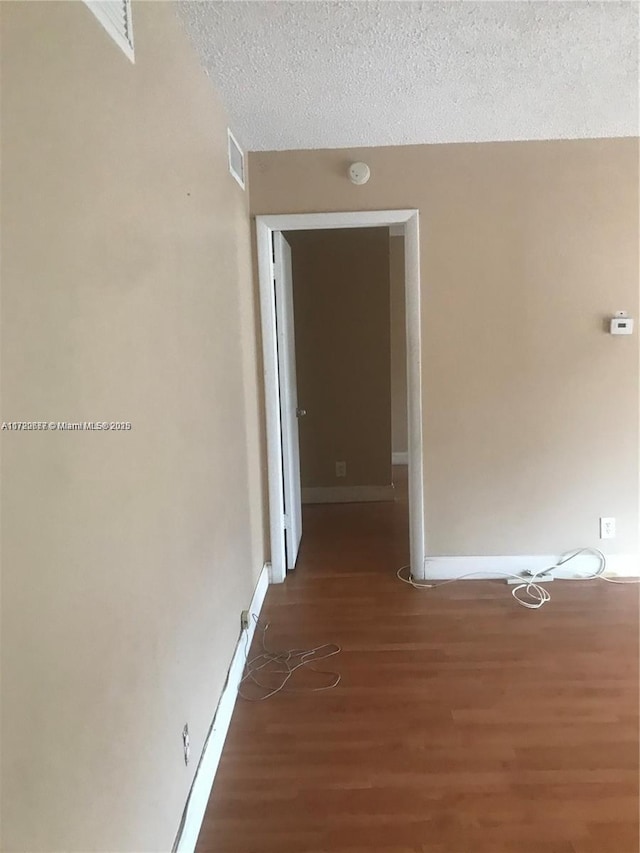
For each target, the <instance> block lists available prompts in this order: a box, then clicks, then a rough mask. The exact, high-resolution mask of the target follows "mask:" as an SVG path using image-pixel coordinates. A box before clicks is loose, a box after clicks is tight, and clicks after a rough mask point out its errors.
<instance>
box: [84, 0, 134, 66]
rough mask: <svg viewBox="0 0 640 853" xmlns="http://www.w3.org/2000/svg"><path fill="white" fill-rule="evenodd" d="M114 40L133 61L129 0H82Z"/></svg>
mask: <svg viewBox="0 0 640 853" xmlns="http://www.w3.org/2000/svg"><path fill="white" fill-rule="evenodd" d="M84 2H85V3H86V5H87V6H88V7H89V8H90V9H91V11H92V12H93V14H94V15H95V16H96V18H97V19H98V20H99V21H100V23H101V24H102V26H103V27H104V28H105V30H106V31H107V32H108V33H109V35H110V36H111V38H112V39H113V40H114V42H115V43H116V44H117V45H118V46H119V47H121V48H122V50H123V51H124V53H125V54H126V56H128V57H129V59H130V60H131V61H132V62H134V61H135V59H134V52H133V26H132V22H131V0H84Z"/></svg>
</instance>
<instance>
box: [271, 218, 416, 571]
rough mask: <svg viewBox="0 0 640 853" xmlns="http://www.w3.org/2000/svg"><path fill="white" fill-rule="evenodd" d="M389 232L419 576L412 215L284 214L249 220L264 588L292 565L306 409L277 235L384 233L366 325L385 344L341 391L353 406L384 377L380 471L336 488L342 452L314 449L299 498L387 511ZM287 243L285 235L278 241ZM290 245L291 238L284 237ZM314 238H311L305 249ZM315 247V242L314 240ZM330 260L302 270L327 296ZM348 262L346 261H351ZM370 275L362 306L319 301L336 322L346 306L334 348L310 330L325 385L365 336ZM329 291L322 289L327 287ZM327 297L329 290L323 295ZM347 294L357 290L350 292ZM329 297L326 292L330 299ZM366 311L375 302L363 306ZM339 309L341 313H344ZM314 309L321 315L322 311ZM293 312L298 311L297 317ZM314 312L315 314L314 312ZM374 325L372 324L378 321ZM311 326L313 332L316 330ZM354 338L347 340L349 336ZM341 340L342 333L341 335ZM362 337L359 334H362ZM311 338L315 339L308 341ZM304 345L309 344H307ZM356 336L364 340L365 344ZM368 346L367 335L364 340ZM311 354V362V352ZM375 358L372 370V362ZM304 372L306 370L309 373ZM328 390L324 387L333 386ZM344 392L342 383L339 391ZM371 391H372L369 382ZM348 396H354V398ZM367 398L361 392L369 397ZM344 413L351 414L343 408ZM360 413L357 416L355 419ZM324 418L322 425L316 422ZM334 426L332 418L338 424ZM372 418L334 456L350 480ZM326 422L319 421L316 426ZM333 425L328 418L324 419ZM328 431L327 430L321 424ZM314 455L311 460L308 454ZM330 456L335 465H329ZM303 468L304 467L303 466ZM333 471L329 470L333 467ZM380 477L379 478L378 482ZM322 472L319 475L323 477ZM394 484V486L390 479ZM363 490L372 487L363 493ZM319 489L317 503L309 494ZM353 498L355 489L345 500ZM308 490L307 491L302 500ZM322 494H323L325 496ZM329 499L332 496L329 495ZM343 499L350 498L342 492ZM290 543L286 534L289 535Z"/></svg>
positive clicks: (345, 292)
mask: <svg viewBox="0 0 640 853" xmlns="http://www.w3.org/2000/svg"><path fill="white" fill-rule="evenodd" d="M391 226H396V227H397V228H398V229H399V233H396V234H394V236H401V235H403V236H404V261H405V263H404V295H405V301H406V310H405V328H406V360H405V369H406V383H407V394H406V400H407V402H406V406H407V430H406V432H407V456H408V465H407V482H408V512H409V552H410V561H409V562H410V566H411V571H412V574H413V576H414V577H423V576H424V570H425V541H424V539H425V537H424V495H423V492H424V470H423V441H422V423H423V409H422V382H421V363H422V357H421V319H420V317H421V300H420V250H419V228H418V212H417V211H416V210H381V211H380V210H378V211H358V212H350V213H308V214H284V215H277V216H268V215H265V216H258V217H257V218H256V233H257V241H258V268H259V282H260V303H261V325H262V339H263V358H264V377H265V409H266V425H267V459H268V483H269V514H270V541H271V574H270V577H271V581H272V582H282V581H284V580H285V577H286V572H287V569H291V568H293V566H294V565H295V557H296V556H297V549H298V545H299V541H300V537H299V533H300V526H299V525H298V520H299V519H300V520H301V518H300V516H299V515H298V512H299V508H300V504H301V494H300V476H299V475H298V474H297V473H296V469H297V468H299V465H300V458H299V431H300V430H299V417H298V415H302V414H305V417H306V411H307V409H308V404H307V403H304V402H300V404H299V403H298V399H297V381H293V379H292V377H295V375H296V372H297V366H296V358H295V341H294V338H295V322H294V297H293V282H292V279H293V263H292V253H291V247H290V246H289V243H288V242H287V241H286V239H285V237H284V236H283V235H284V234H288V232H314V231H326V230H338V229H339V230H353V229H365V230H366V231H369V232H370V233H372V232H371V229H376V228H380V229H384V230H383V231H382V230H381V231H380V233H381V234H384V256H383V257H384V262H383V263H381V257H378V263H377V266H374V269H377V270H378V272H379V270H380V267H381V266H382V267H383V268H384V271H385V281H384V291H382V290H381V291H380V293H381V294H382V296H383V299H381V300H380V301H379V303H378V307H379V305H380V304H383V303H384V305H385V306H386V312H385V314H384V326H380V325H378V326H377V327H376V324H375V323H374V324H373V326H374V332H376V329H377V337H378V339H381V338H384V340H385V341H386V353H387V357H386V361H385V366H384V369H378V371H377V372H376V371H375V370H373V371H372V370H368V371H365V372H366V375H365V372H363V371H362V368H361V371H360V373H357V372H356V377H357V381H356V383H355V385H354V384H353V382H352V383H351V385H350V388H351V397H356V396H357V394H359V393H360V390H361V386H362V385H365V386H366V384H367V382H371V381H372V377H374V378H375V379H378V380H379V378H380V377H381V376H384V378H385V381H384V385H383V389H384V390H383V391H382V392H381V393H380V395H379V399H382V397H384V398H385V399H386V401H387V409H386V412H385V413H384V414H383V415H382V418H384V424H383V427H382V429H381V433H382V432H384V433H385V436H386V438H385V452H384V455H383V456H382V457H380V459H381V460H382V461H381V462H380V463H379V464H380V466H381V467H380V470H379V471H378V473H377V474H376V480H374V481H373V482H369V483H367V482H364V483H363V482H362V481H361V482H355V483H351V484H348V483H345V484H344V485H336V480H338V481H344V480H347V474H348V471H350V470H351V469H350V467H349V466H348V464H347V462H348V460H347V459H344V458H340V456H341V455H346V454H345V452H344V449H343V450H342V451H341V452H338V451H339V450H340V448H339V447H337V446H336V445H335V443H334V445H333V446H329V447H328V450H329V453H328V454H327V453H326V450H327V447H325V448H324V451H325V454H324V460H323V462H322V465H321V470H322V471H323V472H324V473H323V475H322V476H323V477H324V478H328V477H329V478H330V479H325V482H322V481H321V482H320V484H319V485H318V484H313V483H311V484H310V485H309V484H307V485H306V486H305V498H306V499H307V500H314V501H318V500H320V499H324V500H327V499H330V500H335V499H336V497H337V495H338V494H341V495H342V500H344V501H345V502H347V501H354V500H357V501H359V502H360V503H367V502H368V501H369V502H379V501H380V500H381V499H383V500H384V501H385V502H388V503H392V501H391V500H390V499H391V497H392V495H394V493H395V492H394V489H393V473H392V462H393V458H392V453H393V450H392V435H391V432H392V429H391V389H390V385H391V364H390V346H391V344H390V341H391V328H390V327H391V312H390V301H391V293H390V278H389V276H390V268H389V263H390V242H389V241H390V238H391V234H390V231H389V228H390V227H391ZM288 236H289V238H290V239H292V238H291V234H288ZM293 239H294V240H295V239H296V238H295V237H294V238H293ZM313 239H314V238H312V240H313ZM317 239H318V240H320V236H318V238H317ZM334 256H335V252H334V253H333V254H331V253H330V252H329V251H327V250H326V248H325V251H324V252H322V251H321V252H319V253H318V252H316V257H315V260H312V261H311V262H307V267H308V268H309V269H310V270H311V271H312V273H313V275H315V276H316V277H317V272H318V268H319V267H320V266H323V265H324V266H325V272H324V275H323V276H321V277H320V278H321V281H320V285H319V286H320V288H321V291H320V292H322V288H325V289H326V288H327V287H328V288H331V286H332V285H333V284H334V279H335V271H336V264H335V260H334V261H332V258H334ZM362 257H363V255H362V252H361V253H360V255H359V258H360V264H361V265H362V263H363V261H362ZM352 263H353V261H352ZM371 275H372V272H371V270H369V274H368V276H367V277H365V279H364V281H365V285H367V286H366V287H364V288H363V290H364V293H365V297H366V298H365V300H364V302H363V303H362V304H358V303H357V302H356V304H355V306H354V305H349V299H350V298H351V291H352V290H353V287H352V286H345V285H343V286H342V288H338V289H337V295H338V296H339V299H337V300H336V299H333V300H329V301H328V303H327V305H328V306H329V309H330V313H331V312H332V313H333V315H335V314H336V310H335V303H336V302H338V303H339V302H340V300H343V301H344V300H346V302H345V305H344V307H343V308H341V309H340V310H341V312H342V314H344V315H345V316H346V315H349V316H350V317H351V320H352V321H351V324H350V325H349V324H346V325H345V324H344V323H343V328H342V334H341V335H338V334H337V332H336V331H335V330H334V331H333V332H332V334H333V335H334V337H335V340H334V341H333V342H332V340H331V337H330V334H329V333H328V332H327V329H328V328H329V327H330V326H331V323H329V321H328V320H327V319H326V317H325V322H324V323H322V322H321V323H319V328H320V329H321V330H322V331H323V336H324V338H325V339H327V340H328V341H329V343H330V344H332V349H331V351H330V358H331V359H333V360H334V363H335V365H336V366H337V369H336V372H335V376H336V377H337V379H336V382H337V381H340V382H342V381H343V378H344V377H343V374H344V372H345V370H346V365H347V364H348V363H349V361H350V359H352V357H353V353H354V351H355V350H358V349H359V348H360V347H359V345H358V344H357V343H354V341H356V340H357V337H358V334H357V333H358V332H360V330H361V327H366V326H367V324H368V323H369V315H370V314H371V306H370V304H368V302H367V300H369V302H370V301H371V299H372V298H373V297H372V296H371V293H370V292H368V291H367V287H368V288H369V289H371V287H372V284H371V277H370V276H371ZM327 282H329V284H327ZM333 290H334V291H336V288H335V287H334V288H333ZM356 291H357V288H356ZM333 295H335V293H334V294H333ZM373 301H374V302H375V299H373ZM347 307H348V308H349V310H348V311H347ZM323 310H324V309H323ZM306 311H307V313H310V314H311V315H312V316H313V317H314V320H315V315H316V314H317V313H319V308H318V306H316V305H313V304H311V306H310V307H307V308H306ZM298 313H299V311H298ZM320 313H322V312H320ZM380 316H382V315H380ZM317 325H318V324H317ZM354 330H356V331H354ZM345 331H346V334H345ZM365 332H366V329H365ZM315 334H316V339H317V333H315ZM311 337H312V338H313V335H312V336H311ZM340 337H342V339H343V347H342V354H341V357H340V358H337V359H336V358H335V350H336V349H338V346H337V342H338V339H339V338H340ZM365 337H366V335H365ZM370 337H373V338H375V337H376V334H373V335H370ZM314 354H315V353H314ZM371 358H372V360H373V365H374V367H375V365H376V364H379V355H378V356H371ZM376 359H378V361H376ZM326 360H327V357H326V356H325V358H324V360H323V359H320V360H318V359H317V358H316V359H315V361H316V363H320V364H321V365H322V366H323V367H324V366H325V365H326ZM312 372H313V371H312ZM315 372H316V373H318V372H320V373H322V370H320V371H319V370H318V368H317V367H316V368H315ZM336 382H334V386H335V384H336ZM347 384H348V383H347ZM323 385H324V389H325V393H324V397H322V395H321V396H320V399H321V401H323V402H324V404H327V402H328V397H327V393H326V391H327V386H329V388H330V387H331V383H327V382H326V381H325V382H324V383H323ZM374 385H375V382H374ZM354 389H355V390H354ZM369 390H370V389H369ZM371 399H373V400H375V399H376V395H375V393H373V394H371V393H370V394H369V402H368V403H367V404H366V406H365V410H366V409H367V406H368V407H369V411H370V409H371V406H370V401H371ZM350 407H351V408H350ZM344 408H346V410H347V415H348V414H349V411H351V413H352V420H357V418H356V416H355V415H354V414H353V412H354V411H357V407H354V405H353V400H351V399H349V395H348V394H347V401H346V404H345V406H344ZM365 413H366V411H365ZM323 417H324V416H323ZM341 417H342V415H341ZM379 417H380V415H376V416H375V417H372V416H371V415H370V414H369V417H368V418H367V417H366V416H365V417H364V419H363V420H361V422H360V429H359V431H356V435H357V436H358V439H357V441H356V442H355V443H354V442H353V440H351V441H350V442H346V443H344V436H343V437H342V440H343V447H344V448H347V450H350V452H351V453H352V456H353V459H354V461H355V464H354V468H355V472H356V474H357V473H358V471H360V475H361V476H362V470H363V464H362V460H361V459H360V460H358V458H357V454H358V453H359V452H360V450H361V445H365V446H366V445H367V443H368V442H370V439H371V433H372V431H375V430H372V424H375V425H377V419H378V418H379ZM327 420H330V419H327V418H325V421H327ZM334 420H337V418H336V417H335V416H334ZM329 426H330V427H331V424H329ZM314 452H317V451H316V450H314ZM336 456H337V457H338V458H336ZM312 461H313V460H312ZM336 463H338V464H337V465H336ZM380 471H382V474H380ZM327 472H329V473H327ZM396 480H398V481H399V480H401V478H398V477H396ZM362 487H366V488H365V491H366V492H368V495H367V496H365V495H364V494H363V491H362ZM369 487H373V488H369ZM318 489H319V490H322V491H321V493H320V494H319V493H318V491H317V490H318ZM353 489H356V491H355V492H354V491H353ZM308 490H314V491H311V492H309V491H308ZM327 490H330V491H329V492H328V491H327ZM336 490H340V491H339V493H338V492H337V491H336ZM349 490H351V492H350V491H349ZM294 534H295V535H294Z"/></svg>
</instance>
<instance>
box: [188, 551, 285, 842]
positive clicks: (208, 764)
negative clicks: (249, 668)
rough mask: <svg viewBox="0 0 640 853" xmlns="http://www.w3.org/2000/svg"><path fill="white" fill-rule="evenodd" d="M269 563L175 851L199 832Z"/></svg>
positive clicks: (231, 669)
mask: <svg viewBox="0 0 640 853" xmlns="http://www.w3.org/2000/svg"><path fill="white" fill-rule="evenodd" d="M269 568H270V567H269V564H268V563H265V564H264V566H263V567H262V571H261V572H260V577H259V578H258V583H257V584H256V588H255V592H254V593H253V598H252V599H251V604H250V605H249V614H250V616H249V627H248V629H247V630H246V631H243V632H242V634H241V635H240V639H239V640H238V644H237V646H236V650H235V653H234V655H233V658H232V660H231V666H230V667H229V674H228V676H227V681H226V684H225V687H224V690H223V691H222V696H221V697H220V701H219V703H218V708H217V710H216V712H215V717H214V720H213V726H212V728H211V730H210V732H209V736H208V738H207V740H206V741H205V745H204V748H203V750H202V756H201V758H200V764H199V765H198V769H197V770H196V775H195V777H194V779H193V784H192V786H191V792H190V794H189V798H188V800H187V805H186V807H185V813H184V820H183V823H182V828H181V831H180V834H179V836H178V838H177V839H176V843H175V844H174V847H173V849H174V851H176V853H193V851H194V850H195V847H196V842H197V841H198V835H199V834H200V828H201V826H202V821H203V819H204V813H205V811H206V808H207V803H208V802H209V796H210V794H211V788H212V787H213V781H214V779H215V776H216V771H217V769H218V764H219V763H220V756H221V755H222V748H223V746H224V742H225V739H226V737H227V732H228V731H229V724H230V723H231V715H232V714H233V709H234V706H235V704H236V698H237V696H238V686H239V684H240V679H241V678H242V673H243V671H244V664H245V649H246V648H249V646H250V645H251V640H252V639H253V634H254V632H255V629H256V623H255V620H254V619H253V618H252V616H253V615H254V614H255V615H256V616H259V615H260V611H261V610H262V605H263V602H264V599H265V596H266V594H267V589H268V587H269Z"/></svg>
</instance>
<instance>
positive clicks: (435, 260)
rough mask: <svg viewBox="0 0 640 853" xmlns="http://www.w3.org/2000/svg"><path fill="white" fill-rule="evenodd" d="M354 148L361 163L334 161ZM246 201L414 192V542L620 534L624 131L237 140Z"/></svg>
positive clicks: (634, 282)
mask: <svg viewBox="0 0 640 853" xmlns="http://www.w3.org/2000/svg"><path fill="white" fill-rule="evenodd" d="M353 160H365V161H366V162H367V163H368V164H369V166H370V167H371V174H372V176H371V180H370V181H369V183H367V184H366V185H365V186H361V187H357V186H354V185H352V184H351V183H350V182H349V181H348V179H347V177H346V174H345V172H346V168H347V165H348V164H349V162H351V161H353ZM250 163H251V170H252V175H253V176H254V181H253V183H252V190H251V207H252V212H253V213H255V214H258V213H284V212H306V211H330V210H358V209H378V208H418V209H419V210H420V216H421V220H420V229H421V264H422V266H421V275H422V298H423V308H424V323H423V338H424V340H423V349H424V364H423V382H424V388H423V393H424V402H425V409H424V441H425V470H426V474H425V480H426V482H425V487H426V519H425V521H426V534H427V550H428V553H429V554H431V555H434V556H435V555H447V554H450V555H465V554H469V555H473V554H477V555H482V554H486V555H491V554H555V553H558V552H561V551H564V550H565V549H569V548H572V547H576V546H581V545H596V544H599V540H598V518H599V516H615V517H617V519H618V537H617V539H615V540H611V541H607V542H603V543H602V545H603V547H604V549H605V550H606V551H607V553H627V554H633V553H637V550H638V438H639V436H638V334H636V335H634V336H633V337H630V338H613V337H611V336H609V335H608V334H606V333H605V331H604V328H603V321H604V318H605V317H607V316H609V315H610V314H611V313H612V312H614V311H615V310H617V309H620V308H626V309H628V310H629V311H631V312H632V314H634V315H635V316H637V314H638V140H634V139H603V140H588V141H582V140H579V141H558V142H523V143H494V144H475V145H474V144H469V145H467V144H464V145H432V146H412V147H404V148H373V149H360V150H349V151H346V150H325V151H282V152H266V153H257V154H253V155H252V156H251V158H250Z"/></svg>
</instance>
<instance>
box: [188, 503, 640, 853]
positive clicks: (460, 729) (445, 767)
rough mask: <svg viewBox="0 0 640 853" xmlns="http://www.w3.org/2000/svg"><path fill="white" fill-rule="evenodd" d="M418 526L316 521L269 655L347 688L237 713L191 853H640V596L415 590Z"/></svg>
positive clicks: (632, 591)
mask: <svg viewBox="0 0 640 853" xmlns="http://www.w3.org/2000/svg"><path fill="white" fill-rule="evenodd" d="M406 509H407V507H406V501H404V500H399V501H397V502H396V503H380V504H346V505H340V506H337V505H324V506H308V507H305V510H304V537H303V544H302V550H301V553H300V558H299V562H298V567H297V569H296V570H295V572H294V573H293V574H291V575H290V577H289V578H288V579H287V581H286V583H285V584H283V585H279V586H272V587H271V588H270V589H269V592H268V595H267V599H266V603H265V607H264V609H263V613H262V618H263V619H264V620H265V621H268V622H270V623H271V628H270V629H269V632H268V639H267V644H268V646H269V647H270V648H272V649H276V648H277V649H286V648H294V647H296V648H301V647H313V646H317V645H319V644H321V643H338V644H339V645H340V646H341V647H342V652H341V654H339V655H337V656H336V657H333V658H331V659H329V660H328V661H326V662H324V665H323V663H320V664H319V665H318V668H319V669H320V670H322V669H327V670H336V671H338V672H340V673H341V676H342V679H341V682H340V684H339V685H338V686H337V687H336V688H335V689H333V690H329V691H326V692H315V693H313V692H298V693H296V692H289V693H280V694H278V695H276V696H274V697H272V698H271V699H268V700H266V701H264V702H247V701H243V700H242V699H239V700H238V702H237V704H236V710H235V713H234V717H233V721H232V724H231V728H230V732H229V736H228V738H227V742H226V746H225V749H224V752H223V756H222V760H221V763H220V767H219V770H218V774H217V777H216V781H215V784H214V788H213V792H212V795H211V799H210V801H209V805H208V807H207V813H206V816H205V820H204V823H203V827H202V831H201V835H200V839H199V843H198V847H197V850H198V851H199V853H604V851H605V850H607V851H609V850H610V851H612V853H613V851H615V853H637V851H638V826H637V812H638V808H637V802H638V731H637V724H636V718H637V712H638V687H637V675H638V612H637V611H638V608H637V602H638V594H637V587H634V586H631V587H630V588H626V589H625V588H624V587H622V586H619V585H613V584H607V583H603V582H599V581H593V582H584V583H573V584H571V583H568V582H566V583H562V582H555V583H554V584H553V590H552V601H551V602H550V603H549V604H548V605H547V606H545V607H544V608H543V609H542V610H540V611H527V610H525V609H523V608H521V607H520V606H518V605H517V603H516V602H515V601H514V600H513V598H512V597H511V595H510V594H509V592H508V590H507V588H506V587H505V585H504V584H503V583H502V582H499V581H480V582H470V581H465V582H463V583H458V584H450V585H448V586H446V587H444V588H443V589H440V590H431V591H425V592H419V591H417V590H414V589H412V588H410V587H408V586H406V585H404V584H401V583H400V582H399V581H398V580H397V579H396V576H395V571H396V569H397V567H398V566H400V565H402V564H403V563H405V562H406V557H407V548H408V546H407V544H406V543H407V512H406ZM259 634H260V632H257V633H256V640H255V641H254V647H253V648H254V652H255V649H256V643H257V642H259ZM298 676H300V678H299V680H298V681H296V678H297V677H298ZM319 679H321V676H319V675H318V676H316V677H315V678H313V677H312V676H310V675H309V674H308V673H306V672H301V673H297V674H296V676H294V679H293V680H292V682H291V684H292V686H293V687H296V686H298V687H303V686H316V685H317V684H318V683H322V682H321V681H319Z"/></svg>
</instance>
